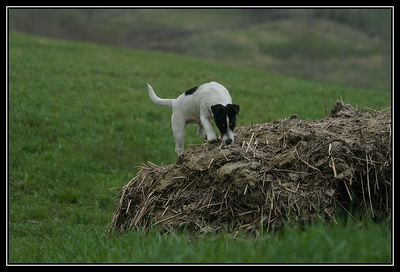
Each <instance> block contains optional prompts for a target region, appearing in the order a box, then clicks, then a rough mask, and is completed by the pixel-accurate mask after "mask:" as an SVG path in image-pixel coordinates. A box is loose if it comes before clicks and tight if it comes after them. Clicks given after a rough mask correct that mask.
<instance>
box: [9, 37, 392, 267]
mask: <svg viewBox="0 0 400 272" xmlns="http://www.w3.org/2000/svg"><path fill="white" fill-rule="evenodd" d="M8 49H9V55H8V56H9V69H8V77H9V79H8V97H7V98H8V111H7V112H6V113H7V120H6V121H8V123H7V124H8V139H7V140H8V141H7V145H8V165H7V167H8V186H7V189H8V205H7V208H8V210H7V211H8V235H7V238H8V241H7V242H8V255H7V263H9V264H23V263H65V264H70V263H387V264H389V263H391V262H392V237H391V223H390V222H386V221H385V222H374V221H373V220H370V219H369V218H365V217H360V218H357V219H350V220H347V218H346V216H344V218H343V219H342V220H338V224H337V225H335V226H333V227H332V229H328V228H327V227H326V226H324V225H315V226H314V225H313V226H310V227H307V228H306V229H305V230H299V229H297V228H296V227H295V226H293V227H288V228H287V229H285V231H284V232H283V233H265V234H264V235H263V236H261V237H258V238H256V239H254V240H253V239H249V238H246V237H239V238H232V237H225V236H224V235H217V236H205V237H198V238H196V239H195V240H193V241H192V240H191V239H190V238H189V237H187V236H186V235H185V234H179V233H176V234H170V235H164V234H162V233H161V232H159V231H158V230H156V229H154V230H150V232H149V233H144V232H142V231H140V230H138V231H135V232H132V233H129V234H126V235H123V236H112V237H109V236H108V235H107V229H108V224H109V223H110V221H111V219H112V216H113V212H114V211H115V209H116V206H115V204H116V202H115V199H114V198H115V197H116V196H117V193H118V190H119V188H120V187H122V186H124V185H125V184H127V183H128V182H129V181H130V180H131V179H132V178H133V177H134V176H135V174H136V172H137V171H138V167H139V166H141V165H143V164H144V163H146V162H147V161H151V162H153V163H156V164H161V163H163V164H172V163H174V162H175V160H176V154H175V152H174V145H175V143H174V139H173V136H172V131H171V128H170V115H171V110H170V109H167V108H162V107H159V106H156V105H154V104H152V103H151V101H150V99H149V98H148V94H147V86H146V83H149V84H151V85H152V86H153V88H154V90H155V91H156V92H157V94H158V95H159V96H160V97H177V96H178V95H179V94H180V93H182V92H183V91H185V90H187V89H189V88H191V87H193V86H195V85H199V84H201V83H204V82H207V81H211V80H215V81H218V82H220V83H222V84H224V85H225V86H226V87H227V88H228V89H229V90H230V92H231V95H232V97H233V100H234V102H235V103H237V104H240V106H241V112H240V116H239V117H238V125H239V126H240V125H244V124H251V123H265V122H270V121H272V120H274V119H283V118H286V117H289V116H290V115H292V114H297V115H299V117H300V118H302V119H308V120H316V119H319V118H322V117H324V116H325V114H326V111H328V112H329V111H330V109H331V108H332V107H333V104H334V102H335V101H336V100H338V99H342V100H343V101H344V102H345V103H349V104H352V105H353V106H354V107H356V108H358V109H359V110H362V109H363V108H365V107H369V108H374V109H377V110H379V109H384V108H387V107H388V106H390V104H391V94H390V93H388V92H385V91H382V90H372V89H358V88H348V87H346V86H341V85H332V84H323V83H314V82H309V81H305V80H299V79H297V78H293V77H283V76H279V75H273V74H267V73H265V72H262V71H259V70H252V69H244V68H241V67H237V66H236V67H233V66H228V65H222V64H218V63H215V62H209V61H204V60H202V59H196V58H190V57H182V56H177V55H172V54H164V53H157V52H145V51H133V50H128V49H122V48H117V47H105V46H98V45H93V44H83V43H74V42H66V41H62V40H53V39H48V38H40V37H33V36H27V35H22V34H18V33H15V32H11V33H9V48H8ZM325 105H326V107H325ZM196 129H197V128H196V127H192V126H189V127H188V128H187V136H186V145H187V146H186V148H190V146H191V145H195V144H201V143H202V140H201V139H199V138H198V136H196V133H195V132H196Z"/></svg>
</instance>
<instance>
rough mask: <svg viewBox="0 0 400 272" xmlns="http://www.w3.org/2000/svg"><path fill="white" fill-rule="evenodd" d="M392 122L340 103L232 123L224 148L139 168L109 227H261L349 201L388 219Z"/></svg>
mask: <svg viewBox="0 0 400 272" xmlns="http://www.w3.org/2000/svg"><path fill="white" fill-rule="evenodd" d="M391 127H392V125H391V114H390V111H373V110H368V111H366V113H361V112H358V111H356V110H354V108H353V107H352V106H351V105H349V104H343V103H342V102H341V101H337V102H336V104H335V105H334V108H333V109H332V111H331V112H330V114H329V115H328V116H326V117H324V118H323V119H321V120H317V121H306V120H301V119H300V118H299V117H298V116H296V115H292V116H290V117H289V118H287V119H284V120H276V121H274V122H271V123H265V124H252V125H244V126H241V127H238V128H237V129H236V131H235V132H236V138H235V143H233V144H232V145H231V146H228V147H223V146H222V145H220V144H219V143H216V144H204V145H202V146H198V147H194V148H190V149H187V150H185V152H184V154H182V155H181V156H180V157H179V158H178V160H177V162H176V163H175V164H172V165H155V164H153V163H150V162H149V163H147V164H146V165H144V166H143V167H141V169H140V171H139V172H138V173H137V175H136V176H135V177H134V178H133V179H132V180H131V181H129V182H128V184H126V185H125V186H123V187H122V188H121V190H120V193H119V195H118V197H117V200H118V201H117V210H116V211H115V213H114V216H113V218H112V221H111V223H110V225H109V233H110V234H111V233H113V232H114V231H116V232H118V233H124V232H126V231H129V230H134V229H136V228H144V229H146V228H149V227H151V226H159V227H161V228H163V229H165V230H167V231H172V230H176V229H183V228H185V229H186V230H189V231H192V232H194V233H203V232H208V231H216V230H225V231H228V232H231V233H233V234H235V233H236V232H238V231H239V230H246V231H250V232H253V231H259V230H260V229H261V228H262V229H266V230H267V231H268V230H270V229H271V228H279V227H282V226H284V224H286V223H290V224H300V225H301V224H304V223H305V222H311V221H313V220H315V219H317V218H324V219H326V220H328V221H331V220H335V217H334V216H335V213H337V211H339V210H343V209H344V210H345V211H348V210H349V208H350V206H354V207H356V208H357V209H358V210H361V211H362V212H364V213H366V214H367V215H371V216H372V217H378V218H385V217H390V215H391V206H392V201H391V199H392V197H391V195H392V186H391V185H392V157H391V156H392V155H391V154H392V140H391V138H392V133H391Z"/></svg>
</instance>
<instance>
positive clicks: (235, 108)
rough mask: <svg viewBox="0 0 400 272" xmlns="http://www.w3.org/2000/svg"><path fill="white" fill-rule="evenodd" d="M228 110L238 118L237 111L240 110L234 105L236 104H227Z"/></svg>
mask: <svg viewBox="0 0 400 272" xmlns="http://www.w3.org/2000/svg"><path fill="white" fill-rule="evenodd" d="M226 107H227V109H228V110H231V109H232V110H233V111H234V112H235V113H236V114H237V115H238V116H239V110H240V106H239V105H236V104H228V105H226Z"/></svg>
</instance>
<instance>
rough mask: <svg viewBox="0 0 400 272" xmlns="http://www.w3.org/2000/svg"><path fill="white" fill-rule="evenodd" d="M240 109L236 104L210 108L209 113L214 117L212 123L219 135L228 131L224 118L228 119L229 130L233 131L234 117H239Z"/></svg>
mask: <svg viewBox="0 0 400 272" xmlns="http://www.w3.org/2000/svg"><path fill="white" fill-rule="evenodd" d="M239 110H240V107H239V105H236V104H227V105H226V106H223V105H221V104H218V105H213V106H211V111H212V113H213V115H214V121H215V124H216V126H217V127H218V130H219V132H221V134H225V133H226V131H227V130H228V127H227V124H226V116H228V118H229V124H228V126H229V128H230V129H231V130H232V131H233V130H234V129H235V126H236V115H239Z"/></svg>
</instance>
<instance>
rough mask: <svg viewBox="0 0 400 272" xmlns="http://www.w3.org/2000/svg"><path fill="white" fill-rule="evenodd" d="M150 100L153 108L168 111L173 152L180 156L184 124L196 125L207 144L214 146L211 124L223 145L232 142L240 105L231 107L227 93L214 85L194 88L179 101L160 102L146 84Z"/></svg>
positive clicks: (184, 130) (214, 83) (216, 84)
mask: <svg viewBox="0 0 400 272" xmlns="http://www.w3.org/2000/svg"><path fill="white" fill-rule="evenodd" d="M147 87H148V91H149V96H150V99H151V101H153V103H154V104H157V105H160V106H164V107H171V108H172V117H171V125H172V131H173V134H174V138H175V144H176V145H175V152H176V153H177V154H178V156H179V155H181V154H182V153H183V149H184V140H185V133H186V125H187V124H197V125H198V126H199V129H198V130H197V135H199V136H200V137H202V138H204V139H205V140H207V142H208V143H215V142H217V137H216V135H215V132H214V129H213V127H212V125H211V123H210V120H211V119H213V118H214V122H215V124H216V126H217V128H218V130H219V133H220V135H222V138H221V140H222V142H224V144H225V145H229V144H231V143H233V141H234V135H233V130H234V128H235V125H236V115H239V105H235V104H232V98H231V96H230V94H229V92H228V90H227V89H226V88H225V87H224V86H222V85H221V84H219V83H217V82H213V81H212V82H209V83H205V84H203V85H201V86H199V87H193V88H191V89H189V90H187V91H186V92H184V93H183V94H181V95H180V96H179V97H178V98H176V99H173V98H167V99H162V98H159V97H158V96H157V95H156V94H155V92H154V90H153V88H152V87H151V86H150V85H149V84H147Z"/></svg>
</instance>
